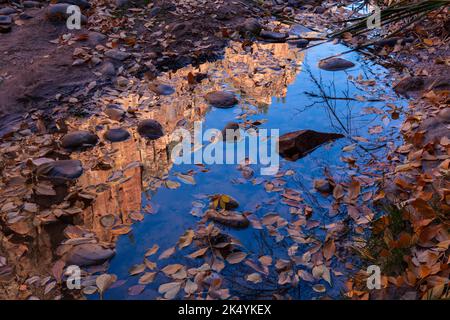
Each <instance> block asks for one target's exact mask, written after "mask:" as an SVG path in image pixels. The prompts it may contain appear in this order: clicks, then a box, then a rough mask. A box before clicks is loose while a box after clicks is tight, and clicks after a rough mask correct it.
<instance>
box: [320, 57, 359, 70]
mask: <svg viewBox="0 0 450 320" xmlns="http://www.w3.org/2000/svg"><path fill="white" fill-rule="evenodd" d="M354 66H355V64H354V63H353V62H351V61H348V60H345V59H342V58H327V59H322V60H320V61H319V68H320V69H323V70H326V71H340V70H345V69H348V68H352V67H354Z"/></svg>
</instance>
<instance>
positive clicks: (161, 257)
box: [158, 247, 176, 260]
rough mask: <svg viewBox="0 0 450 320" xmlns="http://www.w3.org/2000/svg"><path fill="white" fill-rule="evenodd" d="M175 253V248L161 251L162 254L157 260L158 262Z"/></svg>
mask: <svg viewBox="0 0 450 320" xmlns="http://www.w3.org/2000/svg"><path fill="white" fill-rule="evenodd" d="M175 251H176V249H175V247H171V248H169V249H166V250H164V251H163V253H161V255H160V256H159V257H158V259H159V260H162V259H167V258H169V257H170V256H171V255H173V254H174V253H175Z"/></svg>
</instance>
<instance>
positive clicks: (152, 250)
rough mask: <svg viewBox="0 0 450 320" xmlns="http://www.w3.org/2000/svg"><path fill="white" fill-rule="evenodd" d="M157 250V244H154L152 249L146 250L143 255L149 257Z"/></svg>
mask: <svg viewBox="0 0 450 320" xmlns="http://www.w3.org/2000/svg"><path fill="white" fill-rule="evenodd" d="M158 250H159V246H158V245H157V244H154V245H153V247H151V248H150V249H148V250H147V252H146V253H145V257H150V256H151V255H153V254H155V253H156V252H157V251H158Z"/></svg>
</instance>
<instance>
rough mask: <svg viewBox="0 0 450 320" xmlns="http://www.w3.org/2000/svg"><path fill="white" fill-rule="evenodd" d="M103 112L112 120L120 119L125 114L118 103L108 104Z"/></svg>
mask: <svg viewBox="0 0 450 320" xmlns="http://www.w3.org/2000/svg"><path fill="white" fill-rule="evenodd" d="M104 112H105V114H106V115H107V116H108V118H110V119H111V120H114V121H121V120H122V119H123V117H124V116H125V110H124V109H123V108H122V106H120V105H118V104H113V103H112V104H109V105H107V106H106V108H105V111H104Z"/></svg>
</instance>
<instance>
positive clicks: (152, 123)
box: [137, 119, 164, 140]
mask: <svg viewBox="0 0 450 320" xmlns="http://www.w3.org/2000/svg"><path fill="white" fill-rule="evenodd" d="M137 130H138V132H139V134H140V135H141V136H143V137H145V138H147V139H150V140H156V139H159V138H161V137H162V136H164V130H163V127H162V126H161V124H160V123H159V122H158V121H156V120H152V119H148V120H143V121H141V122H139V124H138V128H137Z"/></svg>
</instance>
